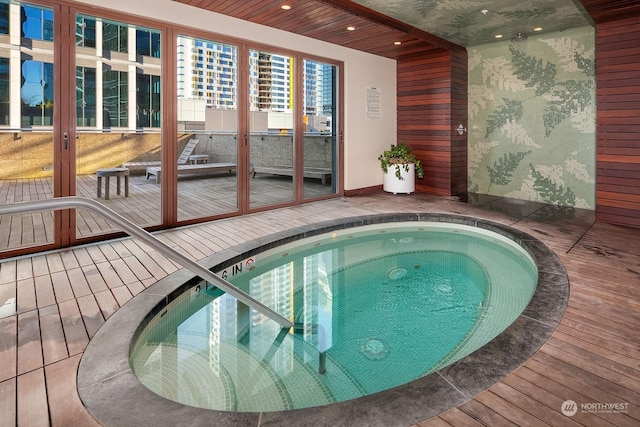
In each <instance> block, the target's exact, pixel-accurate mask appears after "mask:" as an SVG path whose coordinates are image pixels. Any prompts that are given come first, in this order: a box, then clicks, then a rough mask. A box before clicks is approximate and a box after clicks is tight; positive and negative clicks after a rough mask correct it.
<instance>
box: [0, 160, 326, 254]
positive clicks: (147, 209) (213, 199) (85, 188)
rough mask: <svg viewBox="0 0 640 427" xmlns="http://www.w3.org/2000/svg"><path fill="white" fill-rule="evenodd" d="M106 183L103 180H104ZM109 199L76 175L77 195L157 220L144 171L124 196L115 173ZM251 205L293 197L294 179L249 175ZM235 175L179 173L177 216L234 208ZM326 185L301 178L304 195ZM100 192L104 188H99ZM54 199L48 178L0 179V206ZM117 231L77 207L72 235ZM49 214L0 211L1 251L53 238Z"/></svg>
mask: <svg viewBox="0 0 640 427" xmlns="http://www.w3.org/2000/svg"><path fill="white" fill-rule="evenodd" d="M103 185H106V184H103ZM110 186H111V196H110V199H109V200H104V198H98V197H97V194H96V193H97V190H96V189H97V178H96V176H95V175H83V176H78V177H77V179H76V194H77V195H78V196H80V197H86V198H89V199H93V200H97V201H99V202H101V203H103V204H105V205H106V206H108V207H109V208H111V209H113V210H115V211H116V212H117V213H119V214H121V215H122V216H124V217H125V218H127V219H129V220H131V221H133V222H134V223H136V224H137V225H139V226H141V227H148V226H153V225H157V224H160V222H161V217H160V213H161V206H160V204H161V187H160V185H159V184H156V183H155V180H153V179H146V178H145V176H144V175H131V176H130V177H129V197H126V198H125V197H124V196H123V194H124V190H123V191H122V193H123V194H122V195H120V196H118V195H117V194H116V191H115V188H116V183H115V178H114V179H111V183H110ZM250 188H251V189H250V200H251V207H252V208H259V207H263V206H268V205H273V204H276V203H288V202H290V201H291V200H293V181H292V179H291V178H290V177H283V176H277V175H270V174H258V175H257V176H256V178H253V179H250ZM237 189H238V183H237V177H236V176H235V174H232V175H229V174H228V173H221V174H217V175H206V176H203V175H199V176H182V177H181V178H180V179H179V180H178V220H179V221H186V220H190V219H193V218H202V217H208V216H216V215H223V214H228V213H230V212H235V211H236V210H237V209H238V203H237V192H238V191H237ZM332 191H333V190H332V187H331V186H330V185H322V183H321V181H320V180H319V179H305V181H304V194H305V197H307V198H310V197H316V196H322V195H326V194H331V193H332ZM103 193H104V191H103ZM51 198H53V180H52V178H38V179H24V180H0V205H6V204H13V203H19V202H26V201H34V200H44V199H51ZM113 231H119V230H118V229H114V228H113V227H112V226H111V225H110V224H109V223H108V222H107V221H106V220H105V219H104V218H103V217H101V216H100V215H98V214H95V213H93V212H91V211H88V210H86V209H78V210H77V215H76V234H77V236H78V237H79V238H81V237H88V236H93V235H97V234H102V233H108V232H113ZM53 239H54V218H53V213H52V212H49V211H44V212H35V213H30V214H22V215H13V216H0V250H5V249H16V248H21V247H26V246H34V245H44V244H47V243H51V242H53Z"/></svg>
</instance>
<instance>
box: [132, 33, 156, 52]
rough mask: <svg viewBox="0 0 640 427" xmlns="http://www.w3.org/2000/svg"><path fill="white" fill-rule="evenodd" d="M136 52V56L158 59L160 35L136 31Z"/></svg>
mask: <svg viewBox="0 0 640 427" xmlns="http://www.w3.org/2000/svg"><path fill="white" fill-rule="evenodd" d="M136 51H137V54H138V55H142V56H151V57H153V58H160V33H159V32H157V31H148V30H136Z"/></svg>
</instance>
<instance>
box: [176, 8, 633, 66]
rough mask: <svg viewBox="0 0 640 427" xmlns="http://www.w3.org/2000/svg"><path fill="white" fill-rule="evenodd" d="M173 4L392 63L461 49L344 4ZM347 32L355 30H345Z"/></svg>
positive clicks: (596, 16)
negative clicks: (416, 55)
mask: <svg viewBox="0 0 640 427" xmlns="http://www.w3.org/2000/svg"><path fill="white" fill-rule="evenodd" d="M174 1H176V2H178V3H182V4H186V5H190V6H194V7H198V8H201V9H205V10H210V11H212V12H216V13H220V14H223V15H227V16H232V17H234V18H238V19H242V20H246V21H250V22H253V23H256V24H262V25H266V26H269V27H272V28H277V29H280V30H284V31H288V32H292V33H295V34H301V35H304V36H307V37H311V38H314V39H318V40H323V41H326V42H329V43H334V44H338V45H341V46H345V47H349V48H353V49H357V50H360V51H364V52H369V53H373V54H375V55H380V56H384V57H387V58H392V59H396V60H397V59H401V58H402V57H405V56H411V55H415V54H423V53H426V52H429V51H433V50H440V49H451V50H458V49H463V48H462V47H461V46H459V45H456V44H454V43H451V42H449V41H447V40H444V39H442V38H440V37H437V36H435V35H432V34H429V33H428V32H425V31H423V30H420V29H417V28H415V27H412V26H410V25H407V24H405V23H403V22H401V21H398V20H395V19H393V18H390V17H388V16H385V15H383V14H381V13H378V12H376V11H374V10H371V9H368V8H366V7H364V6H361V5H359V4H357V3H354V2H351V1H345V0H286V1H285V0H247V1H237V0H174ZM574 1H576V2H577V1H578V0H574ZM285 3H286V4H287V5H289V6H291V9H290V10H283V9H281V6H282V5H283V4H285ZM580 3H582V5H583V7H584V9H585V10H586V11H587V12H588V13H589V15H590V16H591V17H592V19H593V20H594V21H595V22H596V23H602V22H609V21H612V20H617V19H622V18H629V17H634V16H640V1H639V0H580ZM347 27H355V30H353V31H349V30H347ZM396 42H400V43H401V44H399V45H398V44H394V43H396Z"/></svg>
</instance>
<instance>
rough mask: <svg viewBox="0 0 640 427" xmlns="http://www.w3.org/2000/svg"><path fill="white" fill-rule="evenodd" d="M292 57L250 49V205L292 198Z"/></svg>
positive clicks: (272, 202)
mask: <svg viewBox="0 0 640 427" xmlns="http://www.w3.org/2000/svg"><path fill="white" fill-rule="evenodd" d="M293 70H294V68H293V58H291V57H288V56H283V55H277V54H273V53H269V52H263V51H257V50H250V51H249V123H250V132H249V171H250V175H251V178H250V179H249V208H251V209H255V208H261V207H265V206H270V205H277V204H283V203H288V202H291V201H293V200H294V165H295V162H294V149H293V147H294V143H293V142H294V126H293V123H294V118H293V99H294V96H293V95H294V93H293V90H294V88H293V81H294V72H293Z"/></svg>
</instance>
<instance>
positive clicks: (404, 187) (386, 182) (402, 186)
mask: <svg viewBox="0 0 640 427" xmlns="http://www.w3.org/2000/svg"><path fill="white" fill-rule="evenodd" d="M398 166H399V167H400V176H401V177H402V178H403V179H398V177H397V176H396V168H397V167H398ZM382 188H383V189H384V191H388V192H389V193H393V194H398V193H406V194H411V193H413V192H414V191H416V167H415V165H414V164H413V163H410V164H409V170H408V171H405V170H404V167H403V165H390V166H389V168H388V171H387V173H385V174H384V177H383V184H382Z"/></svg>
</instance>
